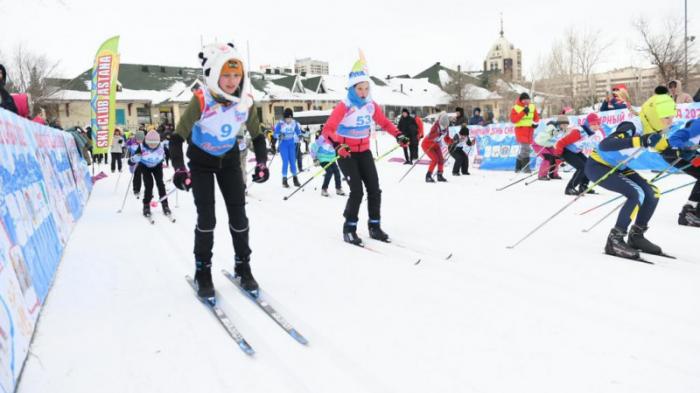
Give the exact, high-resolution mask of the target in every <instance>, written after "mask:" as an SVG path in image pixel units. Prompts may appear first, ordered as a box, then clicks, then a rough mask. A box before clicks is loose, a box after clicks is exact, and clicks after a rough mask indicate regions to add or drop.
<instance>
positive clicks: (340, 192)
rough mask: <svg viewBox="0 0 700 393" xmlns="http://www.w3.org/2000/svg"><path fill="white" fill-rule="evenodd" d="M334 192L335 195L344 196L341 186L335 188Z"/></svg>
mask: <svg viewBox="0 0 700 393" xmlns="http://www.w3.org/2000/svg"><path fill="white" fill-rule="evenodd" d="M335 193H336V195H340V196H345V191H343V189H342V188H336V189H335Z"/></svg>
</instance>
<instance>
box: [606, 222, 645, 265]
mask: <svg viewBox="0 0 700 393" xmlns="http://www.w3.org/2000/svg"><path fill="white" fill-rule="evenodd" d="M625 235H626V233H625V231H623V230H622V229H619V228H617V227H615V228H613V229H611V230H610V234H609V235H608V241H607V243H605V253H606V254H608V255H614V256H618V257H622V258H627V259H639V251H637V250H635V249H634V248H632V247H630V246H629V245H628V244H627V243H625Z"/></svg>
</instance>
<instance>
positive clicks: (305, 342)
mask: <svg viewBox="0 0 700 393" xmlns="http://www.w3.org/2000/svg"><path fill="white" fill-rule="evenodd" d="M289 334H290V335H291V336H292V337H293V338H294V339H295V340H297V342H299V344H302V345H309V340H307V339H306V338H305V337H304V336H302V335H301V334H300V333H299V332H297V331H296V330H295V329H292V330H291V331H290V332H289Z"/></svg>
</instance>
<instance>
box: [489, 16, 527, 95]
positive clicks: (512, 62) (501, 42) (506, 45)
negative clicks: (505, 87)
mask: <svg viewBox="0 0 700 393" xmlns="http://www.w3.org/2000/svg"><path fill="white" fill-rule="evenodd" d="M487 71H499V72H500V73H501V74H502V75H503V78H504V79H506V80H509V81H521V80H523V60H522V52H521V51H520V49H517V48H515V46H513V44H511V43H510V42H509V41H508V40H507V39H506V38H505V37H504V36H503V18H501V31H500V37H498V39H497V40H496V42H495V43H494V44H493V45H492V46H491V49H490V50H489V53H488V55H487V56H486V60H484V72H487Z"/></svg>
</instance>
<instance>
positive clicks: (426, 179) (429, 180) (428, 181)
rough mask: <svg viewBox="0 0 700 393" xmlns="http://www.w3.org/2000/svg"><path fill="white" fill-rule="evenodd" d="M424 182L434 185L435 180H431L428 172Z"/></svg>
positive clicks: (431, 177)
mask: <svg viewBox="0 0 700 393" xmlns="http://www.w3.org/2000/svg"><path fill="white" fill-rule="evenodd" d="M425 182H426V183H435V180H433V174H432V173H430V172H428V173H426V174H425Z"/></svg>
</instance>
